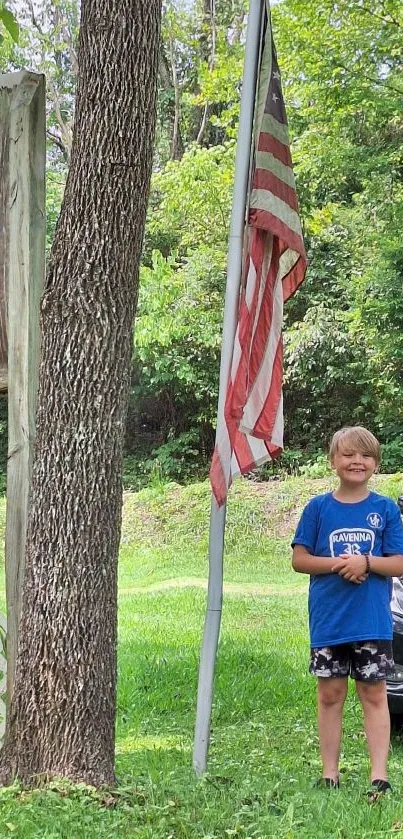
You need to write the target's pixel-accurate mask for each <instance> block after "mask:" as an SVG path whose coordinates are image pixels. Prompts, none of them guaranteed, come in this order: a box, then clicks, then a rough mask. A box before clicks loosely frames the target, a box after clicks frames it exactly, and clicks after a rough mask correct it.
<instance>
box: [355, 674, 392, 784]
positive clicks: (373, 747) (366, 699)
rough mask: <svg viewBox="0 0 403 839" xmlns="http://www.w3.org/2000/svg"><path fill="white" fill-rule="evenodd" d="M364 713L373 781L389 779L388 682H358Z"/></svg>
mask: <svg viewBox="0 0 403 839" xmlns="http://www.w3.org/2000/svg"><path fill="white" fill-rule="evenodd" d="M355 686H356V690H357V694H358V696H359V698H360V701H361V704H362V709H363V713H364V727H365V734H366V737H367V743H368V751H369V757H370V761H371V781H374V780H375V779H379V780H385V781H386V780H387V778H388V766H387V764H388V754H389V744H390V716H389V708H388V700H387V695H386V682H385V681H380V682H360V681H357V682H356V685H355Z"/></svg>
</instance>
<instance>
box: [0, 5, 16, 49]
mask: <svg viewBox="0 0 403 839" xmlns="http://www.w3.org/2000/svg"><path fill="white" fill-rule="evenodd" d="M0 20H1V22H2V24H3V26H4V28H5V29H6V30H7V32H8V33H9V35H11V37H12V39H13V41H15V42H16V43H18V40H19V34H20V30H19V25H18V22H17V20H16V18H15V16H14V14H13V12H12V11H11V10H10V9H8V8H7V6H5V5H4V4H3V3H1V2H0ZM1 38H2V36H1V33H0V40H1Z"/></svg>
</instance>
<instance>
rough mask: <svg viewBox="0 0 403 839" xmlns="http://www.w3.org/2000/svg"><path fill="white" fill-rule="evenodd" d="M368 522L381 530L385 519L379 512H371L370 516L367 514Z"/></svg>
mask: <svg viewBox="0 0 403 839" xmlns="http://www.w3.org/2000/svg"><path fill="white" fill-rule="evenodd" d="M367 522H368V524H370V525H371V527H375V529H376V530H379V528H380V527H382V525H383V519H382V516H380V515H379V513H370V514H369V516H367Z"/></svg>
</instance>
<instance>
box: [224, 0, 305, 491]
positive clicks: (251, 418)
mask: <svg viewBox="0 0 403 839" xmlns="http://www.w3.org/2000/svg"><path fill="white" fill-rule="evenodd" d="M255 114H256V116H255V130H254V162H253V171H252V177H251V189H250V194H249V213H248V224H247V225H246V229H245V243H244V252H245V260H244V270H243V277H242V283H241V292H240V301H239V313H238V324H237V329H236V335H235V342H234V347H233V356H232V367H231V374H230V378H229V382H228V386H227V394H226V400H225V408H224V417H222V418H221V421H220V418H219V420H218V426H217V435H216V445H215V449H214V454H213V459H212V464H211V469H210V480H211V485H212V489H213V492H214V495H215V498H216V500H217V503H218V504H219V505H221V504H222V503H223V502H224V501H225V499H226V496H227V492H228V488H229V486H230V484H231V482H232V479H233V478H234V477H235V476H236V475H239V474H242V473H245V472H249V471H250V470H252V469H254V468H256V467H257V466H260V465H261V464H262V463H264V462H265V461H267V460H269V459H271V458H274V457H276V456H277V455H278V454H279V453H280V452H281V451H282V448H283V398H282V379H283V341H282V323H283V303H284V301H285V300H287V299H288V298H289V297H290V296H291V295H292V294H293V293H294V292H295V291H296V289H297V288H298V286H299V285H300V283H302V281H303V279H304V275H305V269H306V255H305V247H304V242H303V238H302V229H301V222H300V219H299V215H298V201H297V194H296V189H295V179H294V173H293V170H292V161H291V154H290V147H289V138H288V128H287V118H286V114H285V108H284V101H283V96H282V91H281V81H280V73H279V68H278V64H277V57H276V51H275V47H274V43H273V37H272V32H271V25H270V8H269V3H268V2H266V10H265V22H264V26H263V33H262V48H261V60H260V70H259V77H258V82H257V101H256V111H255Z"/></svg>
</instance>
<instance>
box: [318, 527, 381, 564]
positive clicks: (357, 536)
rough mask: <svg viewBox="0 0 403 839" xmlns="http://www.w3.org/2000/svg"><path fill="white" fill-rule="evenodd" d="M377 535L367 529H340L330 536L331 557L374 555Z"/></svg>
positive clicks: (333, 531)
mask: <svg viewBox="0 0 403 839" xmlns="http://www.w3.org/2000/svg"><path fill="white" fill-rule="evenodd" d="M374 544H375V534H374V533H373V531H372V530H369V528H367V527H361V528H359V527H339V528H338V529H337V530H332V532H331V533H330V534H329V547H330V556H336V557H337V556H340V554H349V555H350V556H356V555H358V554H365V553H372V551H373V547H374Z"/></svg>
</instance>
